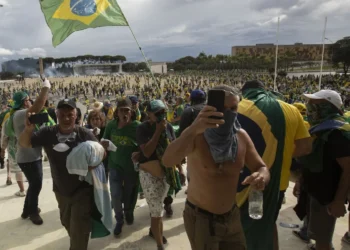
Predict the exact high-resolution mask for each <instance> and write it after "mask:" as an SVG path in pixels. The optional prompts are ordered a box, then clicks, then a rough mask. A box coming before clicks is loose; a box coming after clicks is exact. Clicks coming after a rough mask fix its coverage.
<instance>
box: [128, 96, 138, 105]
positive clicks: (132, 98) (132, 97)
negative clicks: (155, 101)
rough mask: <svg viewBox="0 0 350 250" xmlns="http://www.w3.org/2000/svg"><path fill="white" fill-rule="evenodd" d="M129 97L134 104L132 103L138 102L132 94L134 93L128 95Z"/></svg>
mask: <svg viewBox="0 0 350 250" xmlns="http://www.w3.org/2000/svg"><path fill="white" fill-rule="evenodd" d="M129 99H130V101H131V102H132V103H133V104H134V103H138V102H139V100H138V99H137V97H136V96H134V95H132V96H129Z"/></svg>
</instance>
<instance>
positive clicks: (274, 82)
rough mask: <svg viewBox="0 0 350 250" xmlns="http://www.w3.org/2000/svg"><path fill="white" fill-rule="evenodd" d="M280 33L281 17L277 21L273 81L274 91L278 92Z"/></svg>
mask: <svg viewBox="0 0 350 250" xmlns="http://www.w3.org/2000/svg"><path fill="white" fill-rule="evenodd" d="M279 33H280V17H278V21H277V34H276V58H275V78H274V80H273V90H274V91H277V62H278V40H279Z"/></svg>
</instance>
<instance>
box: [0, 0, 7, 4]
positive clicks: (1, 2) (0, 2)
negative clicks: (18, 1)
mask: <svg viewBox="0 0 350 250" xmlns="http://www.w3.org/2000/svg"><path fill="white" fill-rule="evenodd" d="M7 4H8V3H7V1H6V0H0V5H7Z"/></svg>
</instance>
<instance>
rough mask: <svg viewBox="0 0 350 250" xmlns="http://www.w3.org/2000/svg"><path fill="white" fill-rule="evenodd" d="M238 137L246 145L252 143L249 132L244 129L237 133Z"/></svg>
mask: <svg viewBox="0 0 350 250" xmlns="http://www.w3.org/2000/svg"><path fill="white" fill-rule="evenodd" d="M237 135H238V137H239V139H240V140H241V141H243V142H245V143H249V142H250V141H251V139H250V136H249V135H248V133H247V131H245V130H244V129H242V128H241V129H240V130H238V131H237Z"/></svg>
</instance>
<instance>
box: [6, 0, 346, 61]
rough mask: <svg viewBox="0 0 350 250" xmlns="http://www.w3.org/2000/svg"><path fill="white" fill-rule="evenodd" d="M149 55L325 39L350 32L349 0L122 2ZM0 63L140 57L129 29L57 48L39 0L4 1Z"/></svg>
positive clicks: (80, 36)
mask: <svg viewBox="0 0 350 250" xmlns="http://www.w3.org/2000/svg"><path fill="white" fill-rule="evenodd" d="M118 3H119V5H120V6H121V7H122V9H123V11H124V14H125V16H126V17H127V19H128V21H129V23H130V24H131V26H132V28H133V30H134V32H135V34H136V37H137V38H138V40H139V42H140V44H141V46H142V48H143V49H144V51H145V53H146V55H147V57H148V58H150V59H152V60H153V61H172V60H175V59H177V58H180V57H182V56H186V55H192V56H196V55H198V54H199V53H200V52H201V51H205V52H206V53H207V54H230V51H231V46H234V45H253V44H256V43H274V42H275V40H276V28H277V16H280V17H281V33H280V43H282V44H293V43H295V42H303V43H321V40H322V30H323V25H324V18H325V16H328V27H327V34H326V36H327V37H328V38H329V39H331V40H333V41H336V40H338V39H341V38H342V37H345V36H349V35H350V29H349V23H350V15H349V14H348V13H349V12H348V11H349V10H350V0H328V1H326V0H245V1H236V0H119V1H118ZM0 4H3V5H4V7H3V8H0V62H1V61H6V60H9V59H16V58H21V57H22V58H23V57H38V56H51V57H65V56H77V55H84V54H93V55H105V54H107V55H112V54H113V55H117V54H121V55H125V56H126V58H127V59H128V60H129V61H139V60H142V58H141V54H140V52H139V50H138V47H137V45H136V43H135V41H134V40H133V37H132V35H131V33H130V31H129V29H128V28H127V27H104V28H99V29H89V30H85V31H80V32H76V33H74V34H73V35H71V36H70V37H69V38H67V40H66V41H65V42H64V43H63V44H61V45H59V46H58V47H56V48H53V46H52V44H51V32H50V30H49V28H48V27H47V25H46V23H45V20H44V16H43V14H42V13H41V10H40V6H39V1H38V0H0Z"/></svg>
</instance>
